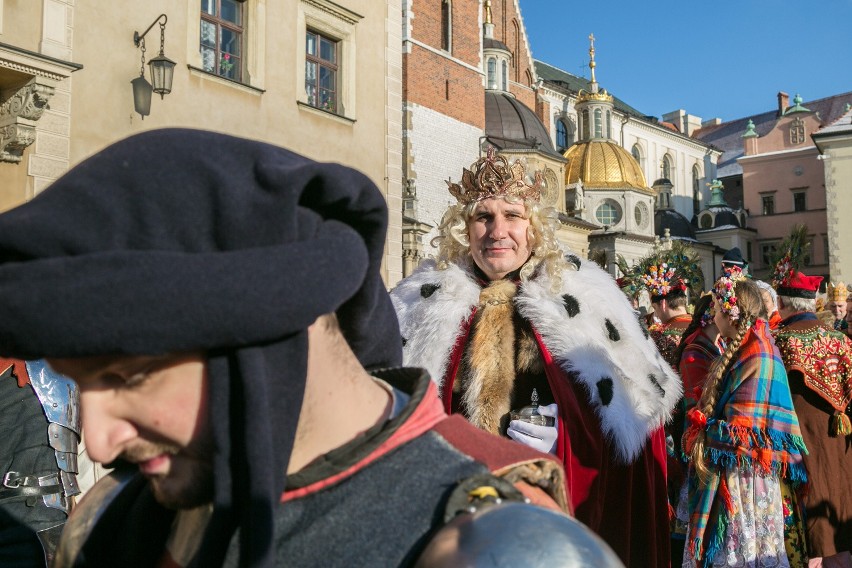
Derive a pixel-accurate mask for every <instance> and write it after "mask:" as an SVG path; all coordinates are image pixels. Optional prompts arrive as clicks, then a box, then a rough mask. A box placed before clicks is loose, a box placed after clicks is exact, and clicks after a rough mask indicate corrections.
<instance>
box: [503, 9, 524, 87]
mask: <svg viewBox="0 0 852 568" xmlns="http://www.w3.org/2000/svg"><path fill="white" fill-rule="evenodd" d="M504 13H505V12H504ZM512 30H513V31H514V33H515V51H513V52H512V57H514V58H515V83H520V82H521V66H520V65H518V61H520V56H521V26H519V25H518V20H515V19H514V18H513V19H512Z"/></svg>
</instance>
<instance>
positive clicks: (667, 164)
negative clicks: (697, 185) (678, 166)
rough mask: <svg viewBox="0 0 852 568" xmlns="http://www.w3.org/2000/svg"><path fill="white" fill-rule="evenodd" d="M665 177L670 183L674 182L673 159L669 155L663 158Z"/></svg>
mask: <svg viewBox="0 0 852 568" xmlns="http://www.w3.org/2000/svg"><path fill="white" fill-rule="evenodd" d="M662 170H663V177H664V178H666V179H667V180H669V181H672V159H671V158H670V157H669V155H668V154H666V155H665V156H663V163H662Z"/></svg>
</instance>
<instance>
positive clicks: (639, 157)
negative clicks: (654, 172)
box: [630, 144, 642, 167]
mask: <svg viewBox="0 0 852 568" xmlns="http://www.w3.org/2000/svg"><path fill="white" fill-rule="evenodd" d="M630 153H631V154H632V155H633V157H634V158H635V159H636V163H637V164H639V166H640V167H641V166H642V149H641V148H639V144H634V145H633V148H631V149H630Z"/></svg>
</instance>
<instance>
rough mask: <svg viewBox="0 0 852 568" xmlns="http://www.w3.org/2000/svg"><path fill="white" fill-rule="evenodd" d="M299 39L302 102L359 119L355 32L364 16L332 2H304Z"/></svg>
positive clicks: (319, 0)
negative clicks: (356, 101) (357, 109)
mask: <svg viewBox="0 0 852 568" xmlns="http://www.w3.org/2000/svg"><path fill="white" fill-rule="evenodd" d="M298 6H299V10H298V14H297V17H298V21H299V23H300V24H302V25H303V26H304V28H302V29H303V32H302V34H304V35H301V34H300V35H299V36H298V37H297V39H298V41H299V42H300V44H301V45H300V46H299V47H300V50H299V52H297V61H296V69H297V76H296V86H297V89H299V90H298V91H297V92H299V93H300V94H299V96H298V103H299V104H300V105H303V106H304V107H310V108H318V109H321V110H324V111H326V112H328V113H331V114H334V115H337V116H338V117H340V118H343V119H345V120H347V121H350V120H356V119H357V116H356V105H355V93H356V89H355V83H356V79H357V77H356V70H357V68H356V65H355V62H356V49H357V45H356V43H355V32H356V27H357V24H358V22H359V21H360V20H361V18H362V16H360V15H358V14H356V13H355V12H352V11H350V10H349V9H347V8H345V7H343V6H341V5H340V4H337V3H335V2H332V1H331V0H300V2H299V4H298Z"/></svg>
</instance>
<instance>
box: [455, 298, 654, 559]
mask: <svg viewBox="0 0 852 568" xmlns="http://www.w3.org/2000/svg"><path fill="white" fill-rule="evenodd" d="M472 320H473V314H471V316H470V318H469V319H468V320H467V322H466V324H465V325H464V327H463V331H462V333H461V334H460V335H459V337H458V339H457V341H456V343H455V346H454V348H453V352H452V355H451V357H450V362H449V364H448V366H447V375H446V377H445V378H444V382H443V388H442V392H441V398H442V399H443V403H444V408H445V409H446V411H447V413H450V412H451V407H452V389H453V382H454V381H455V377H456V375H457V372H458V368H459V363H460V361H461V357H462V354H463V352H464V346H465V344H466V343H467V337H468V333H469V330H470V324H471V322H472ZM536 339H537V342H538V347H539V351H540V352H541V355H542V358H543V360H544V366H545V373H546V375H547V380H548V384H549V386H550V389H551V391H552V393H553V396H554V400H555V401H556V403H557V405H558V407H559V423H558V428H559V437H558V439H557V447H556V455H557V456H558V457H559V458H560V459H561V460H562V463H563V465H564V467H565V476H566V485H567V487H566V489H567V492H568V498H569V501H570V503H571V508H572V509H573V511H574V515H575V517H576V518H577V519H578V520H579V521H581V522H582V523H584V524H585V525H587V526H588V527H589V528H590V529H592V531H594V532H595V533H597V534H598V535H599V536H600V537H601V538H603V539H604V540H605V541H606V542H607V544H609V545H610V546H611V547H612V548H613V550H614V551H615V553H616V554H618V556H619V557H620V558H621V560H622V561H623V562H624V564H625V566H628V567H629V566H642V567H645V566H647V567H660V568H663V567H667V566H669V508H668V499H667V492H666V456H667V454H666V440H665V433H664V432H663V429H662V427H661V428H659V429H657V430H656V431H655V432H654V433H653V434H652V435H651V437H650V439H649V440H648V442H647V444H646V446H645V449H644V451H643V452H642V453H641V454H640V455H639V457H637V458H636V459H635V460H634V461H633V462H632V463H630V464H628V465H624V464H620V463H618V462H616V461H615V460H614V459H613V456H615V450H614V449H612V448H611V447H610V444H609V443H608V442H607V440H605V439H604V437H603V433H602V430H601V425H600V419H599V418H598V416H597V414H596V413H595V411H594V409H593V408H592V407H591V405H590V404H589V403H588V394H587V393H586V392H585V390H584V387H583V386H581V385H579V384H577V383H576V382H575V381H574V380H572V379H571V377H570V376H569V375H568V374H567V373H566V372H565V371H564V370H563V369H562V368H561V367H560V366H559V365H558V364H556V363H555V362H554V360H553V357H552V356H551V354H550V352H549V350H548V349H547V347H546V346H545V345H544V343H543V342H542V340H541V337H540V336H539V335H538V333H537V332H536Z"/></svg>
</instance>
